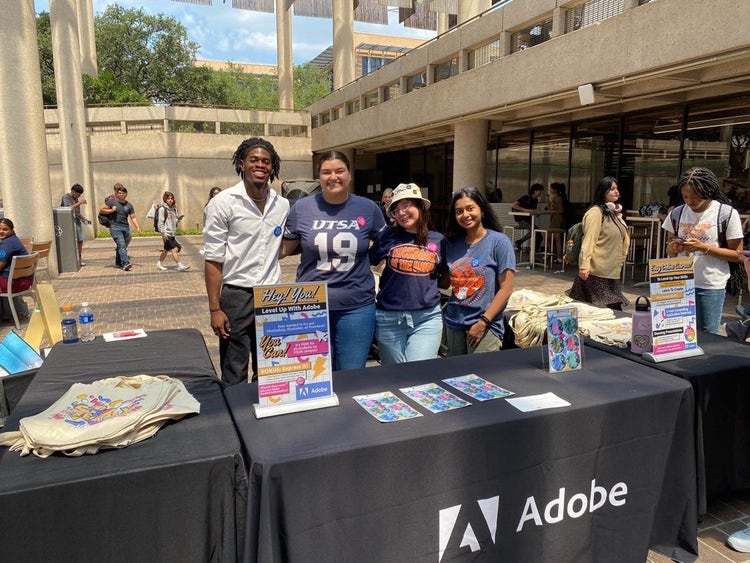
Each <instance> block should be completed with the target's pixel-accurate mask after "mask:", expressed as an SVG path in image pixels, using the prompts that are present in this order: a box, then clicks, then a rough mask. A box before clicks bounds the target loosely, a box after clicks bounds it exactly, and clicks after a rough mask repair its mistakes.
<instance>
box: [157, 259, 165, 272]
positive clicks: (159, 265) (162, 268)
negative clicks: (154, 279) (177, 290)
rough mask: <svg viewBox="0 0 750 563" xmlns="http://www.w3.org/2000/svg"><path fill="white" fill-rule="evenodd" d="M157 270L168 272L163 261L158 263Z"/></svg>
mask: <svg viewBox="0 0 750 563" xmlns="http://www.w3.org/2000/svg"><path fill="white" fill-rule="evenodd" d="M156 269H157V270H166V269H167V267H166V266H165V265H164V264H162V263H161V261H159V262H157V263H156Z"/></svg>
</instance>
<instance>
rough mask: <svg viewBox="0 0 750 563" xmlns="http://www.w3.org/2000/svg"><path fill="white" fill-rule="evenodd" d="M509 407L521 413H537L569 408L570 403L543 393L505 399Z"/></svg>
mask: <svg viewBox="0 0 750 563" xmlns="http://www.w3.org/2000/svg"><path fill="white" fill-rule="evenodd" d="M505 400H506V401H508V402H509V403H510V404H511V405H513V406H514V407H516V408H517V409H518V410H519V411H521V412H531V411H539V410H542V409H555V408H559V407H569V406H570V403H569V402H568V401H566V400H565V399H561V398H560V397H558V396H557V395H555V394H554V393H544V394H542V395H530V396H528V397H513V398H512V399H505Z"/></svg>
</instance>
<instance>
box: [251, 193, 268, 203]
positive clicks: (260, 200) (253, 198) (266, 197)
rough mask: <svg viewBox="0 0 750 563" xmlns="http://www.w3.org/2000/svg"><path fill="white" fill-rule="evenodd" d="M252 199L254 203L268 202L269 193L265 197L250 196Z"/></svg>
mask: <svg viewBox="0 0 750 563" xmlns="http://www.w3.org/2000/svg"><path fill="white" fill-rule="evenodd" d="M250 199H252V200H253V201H257V202H259V203H260V202H262V201H266V200H267V199H268V192H266V195H264V196H263V197H253V196H250Z"/></svg>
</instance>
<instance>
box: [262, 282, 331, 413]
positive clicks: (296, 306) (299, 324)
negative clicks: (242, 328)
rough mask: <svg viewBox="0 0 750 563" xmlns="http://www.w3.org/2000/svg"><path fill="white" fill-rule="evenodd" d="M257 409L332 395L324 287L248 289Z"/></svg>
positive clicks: (317, 284)
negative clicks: (252, 318)
mask: <svg viewBox="0 0 750 563" xmlns="http://www.w3.org/2000/svg"><path fill="white" fill-rule="evenodd" d="M253 300H254V303H255V329H256V339H257V341H256V348H257V350H256V354H257V358H258V398H259V405H260V406H261V407H263V406H273V405H282V404H290V403H302V402H304V401H307V400H311V399H322V398H325V397H331V396H332V395H333V381H332V376H331V354H330V342H329V339H328V336H329V334H330V331H329V328H328V288H327V286H326V284H325V283H309V284H299V283H293V284H277V285H267V286H258V287H255V288H254V291H253Z"/></svg>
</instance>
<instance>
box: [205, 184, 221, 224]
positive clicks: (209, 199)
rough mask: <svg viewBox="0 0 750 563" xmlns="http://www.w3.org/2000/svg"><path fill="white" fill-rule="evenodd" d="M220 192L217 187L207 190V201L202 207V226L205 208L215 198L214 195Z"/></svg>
mask: <svg viewBox="0 0 750 563" xmlns="http://www.w3.org/2000/svg"><path fill="white" fill-rule="evenodd" d="M220 191H221V188H220V187H219V186H214V187H213V188H211V189H210V190H208V199H207V200H206V203H205V205H204V206H203V224H204V225H205V224H206V207H208V204H209V203H210V202H211V200H212V199H213V198H214V197H216V195H217V194H218V193H219V192H220Z"/></svg>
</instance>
